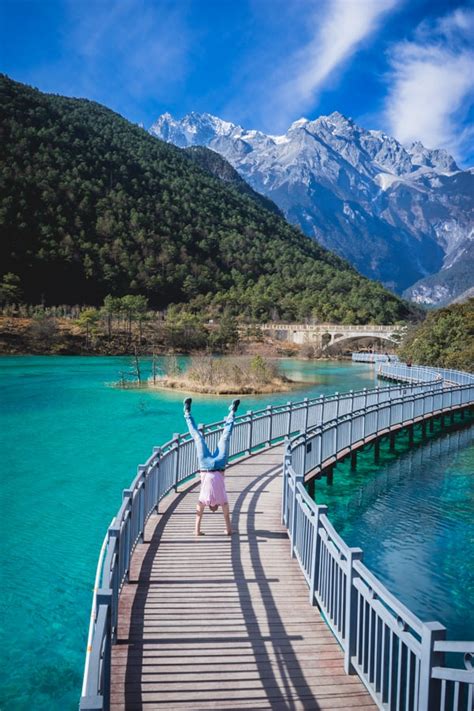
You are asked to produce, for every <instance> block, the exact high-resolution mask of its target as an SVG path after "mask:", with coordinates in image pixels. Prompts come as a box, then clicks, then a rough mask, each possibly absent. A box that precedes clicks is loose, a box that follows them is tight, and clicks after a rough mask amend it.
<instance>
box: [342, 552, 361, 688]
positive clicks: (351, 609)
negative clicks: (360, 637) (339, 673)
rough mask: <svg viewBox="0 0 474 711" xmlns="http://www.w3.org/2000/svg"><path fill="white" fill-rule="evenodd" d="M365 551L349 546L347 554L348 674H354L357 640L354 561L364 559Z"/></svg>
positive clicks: (345, 655)
mask: <svg viewBox="0 0 474 711" xmlns="http://www.w3.org/2000/svg"><path fill="white" fill-rule="evenodd" d="M362 556H363V552H362V549H361V548H349V551H348V554H347V572H346V608H345V610H344V623H345V630H346V637H345V640H344V644H345V647H344V671H345V672H346V674H353V673H354V669H353V667H352V663H351V659H352V657H353V656H354V655H355V649H356V640H357V621H358V620H357V590H356V589H355V587H354V578H355V577H356V573H355V571H354V561H356V560H362Z"/></svg>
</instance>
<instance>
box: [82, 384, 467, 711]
mask: <svg viewBox="0 0 474 711" xmlns="http://www.w3.org/2000/svg"><path fill="white" fill-rule="evenodd" d="M413 372H414V371H413ZM423 375H424V377H423V378H420V380H421V381H422V382H414V380H413V378H412V379H411V381H410V383H409V384H408V385H405V384H402V385H396V386H393V387H384V388H378V387H377V388H374V389H372V390H367V389H364V390H361V391H356V392H354V391H350V392H348V393H342V394H338V393H335V394H334V395H332V396H329V397H325V396H320V397H318V398H314V399H308V398H305V399H304V400H302V401H299V402H295V403H292V402H288V403H287V404H286V405H277V406H273V405H269V406H268V407H266V408H264V409H262V410H257V411H255V412H251V411H250V412H247V413H246V414H245V415H241V416H239V417H237V418H236V422H235V427H234V432H233V436H232V440H231V447H230V455H231V457H234V458H235V457H237V456H247V455H249V454H250V453H252V452H255V451H258V449H261V448H262V447H264V446H266V445H271V444H276V443H278V442H279V441H282V440H283V439H285V438H289V437H291V436H295V435H297V434H298V433H299V432H305V433H306V432H308V431H311V433H312V434H314V436H315V437H317V434H316V433H317V432H322V430H323V429H324V431H325V432H326V430H327V431H331V432H332V431H333V423H334V422H335V421H339V420H341V421H342V420H345V421H353V420H354V422H355V423H356V424H355V427H354V428H353V432H354V433H355V432H356V431H357V429H356V428H357V427H360V425H359V424H358V423H359V422H360V414H359V413H360V412H361V411H367V412H369V411H370V412H371V413H375V411H376V410H378V409H379V408H382V411H383V412H385V411H386V404H388V403H392V402H398V403H400V402H401V401H402V400H403V399H404V398H406V397H413V398H415V397H416V396H422V395H423V394H427V396H428V397H431V398H434V397H438V398H439V397H440V395H441V393H442V391H443V380H442V378H441V377H440V376H439V375H438V374H434V375H433V373H431V375H429V374H428V373H426V374H423ZM387 377H388V376H387ZM449 392H454V389H453V390H451V388H450V389H449ZM223 424H224V423H223V422H216V423H213V424H210V425H206V426H205V427H204V426H203V433H204V436H205V437H206V440H207V442H208V444H209V446H210V447H211V448H213V447H215V446H216V444H217V440H218V438H219V436H220V433H221V431H222V427H223ZM379 424H380V423H379ZM295 441H296V442H298V438H297V439H296V440H295ZM321 441H322V440H321ZM328 442H329V440H328V439H327V435H325V437H324V445H322V449H321V452H322V453H324V454H328V453H329V450H328V449H327V448H328V447H329V444H328ZM292 447H296V445H294V444H292ZM326 450H327V451H326ZM298 451H299V450H298ZM296 452H297V448H296V449H295V454H294V455H293V449H291V457H292V458H293V456H295V457H296V458H297V457H298V456H299V455H298V454H297V453H296ZM295 461H296V460H295ZM308 461H309V460H308ZM285 462H286V464H285V467H286V468H285V472H286V475H285V477H284V481H285V482H287V481H288V482H290V481H291V475H289V471H290V470H289V469H288V467H287V463H288V462H289V460H288V457H286V458H285ZM197 471H198V463H197V458H196V454H195V449H194V443H193V441H192V439H191V437H190V436H189V435H188V434H187V433H186V434H175V435H174V437H173V439H172V440H170V441H169V442H166V443H165V444H164V445H162V446H161V447H155V448H154V450H153V453H152V455H151V456H150V457H149V459H148V460H147V461H146V462H145V464H143V465H140V466H139V467H138V469H137V475H136V477H135V479H134V480H133V481H132V483H131V485H130V488H129V489H125V490H124V491H123V500H122V505H121V507H120V509H119V511H118V512H117V515H116V516H115V518H114V520H113V522H112V524H111V526H110V527H109V529H108V531H107V534H106V536H105V539H104V542H103V545H102V549H101V553H100V556H99V561H98V566H97V573H96V583H95V587H94V593H93V604H92V613H91V621H90V628H89V636H88V645H87V651H86V662H85V669H84V679H83V687H82V696H81V705H80V708H81V709H82V710H83V711H86V710H92V709H107V708H108V703H109V696H110V654H111V644H113V643H114V641H115V639H116V633H117V617H118V602H119V596H120V592H121V590H122V588H123V585H124V584H126V582H127V580H128V574H129V570H130V561H131V557H132V554H133V551H134V549H135V547H136V545H137V544H138V543H139V542H142V541H143V535H144V528H145V524H146V522H147V520H148V518H149V517H150V515H151V514H152V513H153V512H154V511H157V509H158V505H159V502H160V501H161V500H162V499H163V498H164V497H165V496H166V495H167V494H168V493H169V492H170V491H172V490H173V489H176V487H177V486H178V484H180V483H181V482H183V481H185V480H186V479H189V478H190V477H192V476H194V475H195V474H197ZM291 471H293V464H292V465H291ZM298 471H299V470H298ZM298 476H299V475H298ZM298 484H299V480H298ZM288 487H290V488H291V484H290V483H288ZM288 487H287V486H286V485H285V489H284V491H286V490H287V488H288ZM303 491H304V490H303ZM304 496H305V501H306V500H307V501H308V502H311V500H310V499H309V497H308V496H307V494H306V492H304ZM283 501H284V504H283V506H284V507H285V506H286V504H285V495H284V499H283ZM311 505H312V506H313V507H315V506H316V505H315V504H314V502H311ZM316 508H317V507H316ZM328 525H330V524H329V522H328ZM334 533H335V532H334ZM295 535H296V533H295V531H294V532H293V535H292V538H291V540H292V541H294V540H295ZM298 535H300V534H299V533H298ZM336 535H337V534H336ZM292 545H293V544H292ZM293 550H296V548H295V547H294V546H293ZM303 572H305V569H304V568H303ZM305 576H306V573H305ZM336 636H337V635H336Z"/></svg>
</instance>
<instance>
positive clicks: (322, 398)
mask: <svg viewBox="0 0 474 711" xmlns="http://www.w3.org/2000/svg"><path fill="white" fill-rule="evenodd" d="M325 404H326V398H325V396H324V395H321V424H322V425H324V423H325V422H326V420H325V419H324V405H325Z"/></svg>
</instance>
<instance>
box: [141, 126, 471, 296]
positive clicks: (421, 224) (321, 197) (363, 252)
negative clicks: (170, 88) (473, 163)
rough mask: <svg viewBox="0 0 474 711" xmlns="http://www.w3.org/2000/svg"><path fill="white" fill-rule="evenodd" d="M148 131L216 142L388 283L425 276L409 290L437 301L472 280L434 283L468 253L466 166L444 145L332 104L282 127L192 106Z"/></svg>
mask: <svg viewBox="0 0 474 711" xmlns="http://www.w3.org/2000/svg"><path fill="white" fill-rule="evenodd" d="M150 133H151V134H152V135H155V136H157V137H158V138H160V139H162V140H165V141H168V142H170V143H174V144H175V145H177V146H180V147H188V146H195V145H203V146H207V147H209V148H211V149H212V150H214V151H217V152H218V153H220V154H221V155H222V156H224V157H225V158H226V159H227V160H228V161H229V162H230V163H231V165H232V166H233V167H234V168H235V169H236V170H237V171H238V172H239V173H240V175H241V176H242V177H243V178H244V179H245V180H246V181H247V182H248V183H249V184H250V185H251V186H252V187H253V188H254V189H255V190H257V191H258V192H260V193H262V194H263V195H265V196H267V197H269V198H270V199H271V200H273V201H274V202H275V203H276V204H277V205H278V206H279V207H280V208H281V209H282V211H283V212H284V214H285V215H286V217H287V219H288V220H289V221H290V222H293V223H296V224H299V225H300V226H301V228H302V229H303V231H304V232H305V233H306V234H307V235H309V236H310V237H313V238H314V239H316V240H317V241H318V242H320V243H321V244H323V245H324V246H325V247H327V248H329V249H331V250H333V251H335V252H336V253H338V254H340V255H341V256H344V257H345V258H346V259H348V260H349V261H350V262H351V263H352V264H354V266H356V267H357V269H358V270H359V271H361V272H362V273H363V274H365V275H366V276H369V277H371V278H373V279H378V280H380V281H382V282H383V283H384V284H385V285H386V286H388V287H390V288H392V289H394V290H395V291H398V292H402V291H405V293H406V294H407V295H408V296H411V295H412V294H411V292H410V288H413V286H414V285H415V284H416V283H417V282H418V281H420V280H424V279H426V278H427V277H428V278H429V279H430V286H427V285H425V288H424V290H423V294H421V292H420V291H418V292H416V294H417V296H415V298H416V300H418V301H421V302H423V300H424V299H425V297H426V298H427V300H428V302H430V301H431V302H434V303H444V300H445V299H448V300H451V299H453V298H455V297H456V296H457V295H458V294H459V293H461V291H463V290H465V289H466V288H469V287H470V286H472V282H471V283H470V284H466V283H464V282H463V283H462V284H459V288H458V286H457V285H456V283H454V284H451V287H450V288H449V289H448V291H446V290H445V289H444V290H441V291H440V290H439V289H437V288H436V285H437V284H436V277H435V275H436V274H437V273H438V272H439V273H440V277H439V278H440V280H441V281H442V282H443V283H444V282H445V281H446V279H445V277H446V275H445V274H444V271H445V270H446V269H452V267H454V266H455V264H456V263H458V261H459V260H460V259H463V260H466V259H468V260H472V251H473V250H472V241H473V239H474V232H473V223H474V172H473V171H472V169H471V170H460V168H459V166H458V165H457V163H456V161H455V160H454V158H453V157H452V156H450V155H449V153H448V152H447V151H445V150H442V149H434V150H431V149H428V148H426V147H425V146H423V145H422V144H421V143H420V142H415V143H412V144H411V145H409V146H403V145H402V144H400V143H399V142H398V141H397V140H396V139H395V138H393V137H391V136H388V135H387V134H386V133H384V132H382V131H374V130H366V129H364V128H361V127H360V126H358V125H357V124H356V123H355V122H354V121H352V119H349V118H347V117H345V116H343V115H342V114H341V113H339V112H334V113H332V114H330V115H329V116H320V117H319V118H317V119H315V120H312V121H311V120H309V119H306V118H302V119H299V120H298V121H295V122H294V123H293V124H292V125H291V126H290V127H289V129H288V131H287V132H286V133H285V134H283V135H281V136H271V135H266V134H264V133H262V132H261V131H256V130H246V129H244V128H242V127H241V126H238V125H235V124H233V123H231V122H228V121H223V120H222V119H220V118H218V117H216V116H212V115H211V114H197V113H190V114H188V115H187V116H185V117H184V118H183V119H181V120H177V119H174V118H173V117H172V116H171V114H163V115H162V116H160V117H159V119H158V120H157V121H156V122H155V123H154V124H153V126H152V127H151V128H150ZM470 263H471V262H470ZM473 267H474V264H473ZM463 271H464V272H465V271H466V270H465V268H464V269H463ZM472 271H473V273H474V268H473V270H472ZM455 272H456V270H455ZM455 272H454V273H455ZM451 281H452V280H451ZM441 293H442V294H443V296H442V297H441V296H440V294H441ZM420 294H421V296H420Z"/></svg>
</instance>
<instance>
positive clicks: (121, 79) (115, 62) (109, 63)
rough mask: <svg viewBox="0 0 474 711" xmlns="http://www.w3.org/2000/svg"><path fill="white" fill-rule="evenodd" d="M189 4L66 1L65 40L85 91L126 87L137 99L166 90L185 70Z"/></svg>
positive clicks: (130, 0) (169, 0) (136, 0)
mask: <svg viewBox="0 0 474 711" xmlns="http://www.w3.org/2000/svg"><path fill="white" fill-rule="evenodd" d="M186 6H187V4H186V3H182V4H176V3H175V2H173V0H161V1H160V3H159V5H154V4H152V3H149V2H147V0H121V1H120V2H117V3H115V4H112V5H111V4H110V3H109V2H103V1H102V0H96V2H94V3H93V4H91V6H89V8H90V10H89V9H88V6H87V5H85V4H84V3H82V2H77V1H76V0H69V1H68V8H69V25H68V27H67V29H66V31H65V33H64V44H65V46H66V47H69V54H70V55H72V58H73V59H74V60H75V62H76V66H77V68H78V75H79V76H78V77H77V79H79V81H80V82H81V83H82V85H83V86H84V88H85V89H86V92H87V93H88V94H89V95H90V94H94V93H96V91H95V90H97V89H98V90H100V91H103V90H104V87H105V86H107V85H108V86H109V89H110V90H111V91H110V93H112V91H114V92H115V94H116V95H117V96H120V94H121V93H123V91H124V90H125V92H126V93H127V94H129V95H131V96H132V97H136V98H137V99H139V98H141V97H145V98H146V97H147V96H149V95H150V93H152V94H153V96H154V98H156V97H157V96H160V95H165V92H166V90H167V89H168V90H169V87H170V85H171V84H173V83H176V82H179V80H180V79H181V78H182V77H183V76H184V75H185V73H186V69H187V64H188V59H187V55H188V52H189V32H188V28H187V26H186V22H185V14H186V13H185V11H186Z"/></svg>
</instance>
